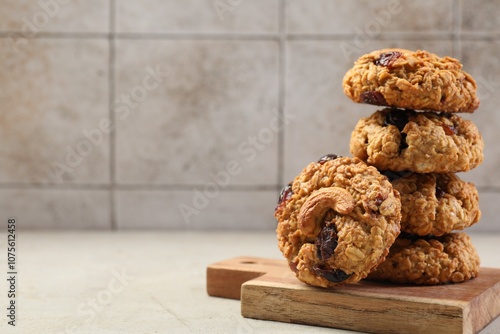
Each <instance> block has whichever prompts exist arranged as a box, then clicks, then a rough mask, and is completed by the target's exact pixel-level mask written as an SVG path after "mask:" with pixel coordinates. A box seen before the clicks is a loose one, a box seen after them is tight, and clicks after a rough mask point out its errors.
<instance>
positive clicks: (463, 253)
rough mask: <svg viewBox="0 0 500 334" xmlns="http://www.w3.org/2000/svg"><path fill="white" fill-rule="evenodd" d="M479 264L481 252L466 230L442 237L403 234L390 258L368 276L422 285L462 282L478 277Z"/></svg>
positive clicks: (374, 278)
mask: <svg viewBox="0 0 500 334" xmlns="http://www.w3.org/2000/svg"><path fill="white" fill-rule="evenodd" d="M479 264H480V260H479V255H478V254H477V251H476V249H475V248H474V245H473V244H472V242H471V240H470V238H469V236H468V235H467V234H465V233H450V234H445V235H443V236H441V237H436V236H427V237H418V236H414V235H408V234H405V233H401V235H400V236H399V237H398V238H397V239H396V242H395V243H394V245H393V246H392V247H391V250H390V252H389V255H388V256H387V259H386V260H385V261H384V262H382V263H381V264H380V265H379V266H378V267H377V269H375V270H374V271H372V272H371V273H370V275H369V276H368V279H371V280H378V281H389V282H394V283H402V284H405V283H410V284H419V285H436V284H445V283H459V282H463V281H466V280H470V279H472V278H474V277H477V276H478V274H479Z"/></svg>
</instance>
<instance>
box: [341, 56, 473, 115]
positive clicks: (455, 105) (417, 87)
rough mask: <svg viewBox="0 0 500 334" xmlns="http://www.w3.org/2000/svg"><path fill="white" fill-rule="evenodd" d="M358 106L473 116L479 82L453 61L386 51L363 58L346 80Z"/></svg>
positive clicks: (347, 87) (351, 97) (348, 73)
mask: <svg viewBox="0 0 500 334" xmlns="http://www.w3.org/2000/svg"><path fill="white" fill-rule="evenodd" d="M343 87H344V93H345V95H347V97H349V98H350V99H351V100H353V101H354V102H362V103H369V104H375V105H379V106H392V107H397V108H406V109H414V110H432V111H439V112H473V111H474V110H476V109H477V107H478V106H479V99H478V98H477V95H476V82H475V81H474V79H473V78H472V77H471V76H470V75H469V74H468V73H466V72H464V71H463V70H462V64H460V62H459V61H458V60H456V59H453V58H450V57H444V58H440V57H438V56H436V55H435V54H432V53H429V52H427V51H416V52H413V51H409V50H404V49H384V50H379V51H374V52H372V53H369V54H366V55H364V56H361V57H360V58H359V59H358V60H357V61H356V62H355V63H354V67H353V68H351V69H350V70H349V71H348V72H347V73H346V74H345V76H344V80H343Z"/></svg>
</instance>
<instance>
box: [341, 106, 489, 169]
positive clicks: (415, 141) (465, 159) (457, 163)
mask: <svg viewBox="0 0 500 334" xmlns="http://www.w3.org/2000/svg"><path fill="white" fill-rule="evenodd" d="M483 148H484V142H483V139H482V137H481V134H480V133H479V130H478V129H477V127H476V126H475V125H474V123H472V122H471V121H469V120H464V119H462V118H460V117H459V116H458V115H456V114H443V113H441V114H437V113H432V112H415V111H412V110H408V109H405V110H400V109H393V108H386V109H383V110H380V111H377V112H375V113H374V114H372V115H371V116H370V117H366V118H362V119H360V120H359V122H358V124H357V125H356V127H355V129H354V131H353V132H352V135H351V142H350V149H351V153H352V154H353V155H354V156H355V157H358V158H360V159H361V160H363V161H366V162H367V163H368V164H370V165H373V166H375V167H377V168H378V169H380V170H392V171H405V170H408V171H412V172H416V173H456V172H465V171H468V170H470V169H472V168H475V167H476V166H478V165H479V164H480V163H481V162H482V161H483Z"/></svg>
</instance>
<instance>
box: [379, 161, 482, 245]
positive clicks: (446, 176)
mask: <svg viewBox="0 0 500 334" xmlns="http://www.w3.org/2000/svg"><path fill="white" fill-rule="evenodd" d="M382 174H384V175H386V176H387V177H388V178H389V181H391V183H392V186H393V187H394V189H396V190H397V191H399V194H400V195H401V213H402V218H401V231H402V232H406V233H411V234H416V235H420V236H425V235H428V234H433V235H436V236H441V235H443V234H445V233H450V232H451V231H453V230H463V229H464V228H466V227H469V226H472V225H473V224H475V223H477V222H478V221H479V219H480V218H481V210H480V209H479V194H478V192H477V189H476V187H475V186H474V184H472V183H470V182H465V181H462V180H461V179H460V178H459V177H458V176H457V175H455V174H453V173H443V174H436V173H431V174H417V173H397V172H391V171H384V172H382Z"/></svg>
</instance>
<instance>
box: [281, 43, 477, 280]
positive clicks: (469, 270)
mask: <svg viewBox="0 0 500 334" xmlns="http://www.w3.org/2000/svg"><path fill="white" fill-rule="evenodd" d="M343 85H344V92H345V93H346V95H347V96H348V97H350V98H351V99H352V100H354V101H355V102H361V103H368V104H374V105H380V106H383V109H381V110H379V111H377V112H375V113H374V114H373V115H371V116H369V117H367V118H363V119H361V120H360V121H359V122H358V124H357V126H356V128H355V129H354V131H353V133H352V137H351V143H350V148H351V153H352V154H353V155H354V157H352V158H351V157H339V156H337V155H335V154H327V155H325V156H323V157H321V158H320V159H319V160H318V161H315V162H312V163H310V164H309V165H308V166H306V167H305V168H304V169H303V170H302V172H301V173H300V174H299V175H297V176H296V177H295V178H294V180H293V181H292V182H290V183H289V184H288V185H287V186H285V187H284V188H283V190H282V191H281V194H280V198H279V200H278V205H277V207H276V208H275V212H274V216H275V217H276V219H277V221H278V225H277V228H276V232H277V236H278V247H279V249H280V250H281V252H282V253H283V255H284V256H285V258H286V259H287V260H288V264H289V266H290V269H291V270H292V271H293V272H295V275H296V276H297V278H298V279H299V280H301V281H302V282H305V283H307V284H310V285H314V286H321V287H334V286H338V285H341V284H346V283H355V282H358V281H359V280H361V279H364V278H369V279H373V280H382V281H390V282H396V283H412V284H423V285H431V284H444V283H458V282H463V281H466V280H468V279H471V278H474V277H475V276H477V275H478V270H479V257H478V254H477V252H476V250H475V248H474V246H473V245H472V243H471V241H470V238H469V237H468V236H467V235H466V234H465V233H457V232H453V231H456V230H462V229H464V228H466V227H468V226H471V225H473V224H475V223H477V222H478V221H479V219H480V216H481V213H480V210H479V206H478V193H477V190H476V188H475V187H474V185H473V184H472V183H468V182H464V181H462V180H460V178H459V177H458V176H457V175H456V174H455V173H457V172H465V171H468V170H471V169H472V168H475V167H476V166H478V165H479V164H480V163H481V162H482V160H483V146H484V144H483V141H482V138H481V135H480V134H479V131H478V129H477V128H476V126H475V125H474V124H473V123H472V122H470V121H468V120H464V119H462V118H460V117H459V116H458V115H457V113H459V112H468V113H472V112H473V111H474V110H475V109H476V108H477V107H478V105H479V101H478V99H477V97H476V84H475V82H474V80H473V79H472V78H471V77H470V75H468V74H467V73H465V72H464V71H462V65H461V64H460V63H459V62H458V61H457V60H455V59H452V58H449V57H445V58H439V57H437V56H436V55H433V54H430V53H428V52H425V51H417V52H411V51H408V50H402V49H390V50H381V51H375V52H372V53H370V54H367V55H365V56H362V57H361V58H360V59H359V60H358V61H356V62H355V65H354V67H353V68H352V69H351V70H349V71H348V72H347V74H346V75H345V77H344V83H343ZM416 110H419V111H416Z"/></svg>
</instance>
